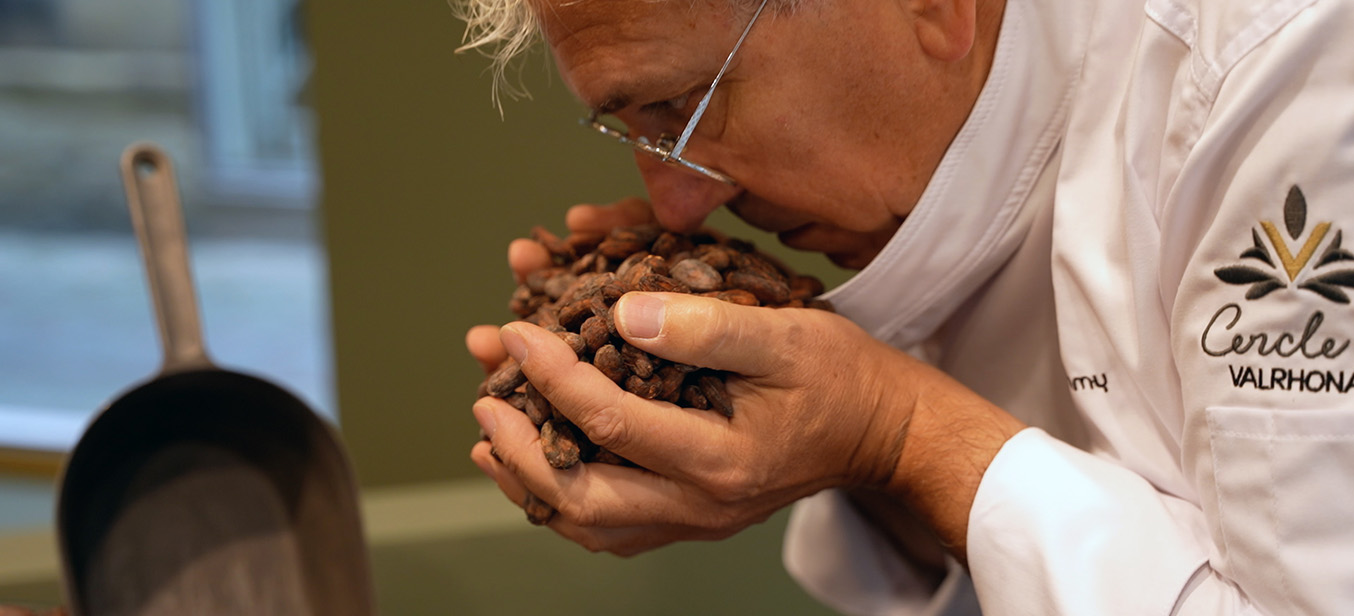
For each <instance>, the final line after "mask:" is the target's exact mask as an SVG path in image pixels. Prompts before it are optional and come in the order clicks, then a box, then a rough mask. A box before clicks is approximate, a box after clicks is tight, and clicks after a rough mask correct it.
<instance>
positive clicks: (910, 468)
mask: <svg viewBox="0 0 1354 616" xmlns="http://www.w3.org/2000/svg"><path fill="white" fill-rule="evenodd" d="M919 366H920V369H922V370H925V371H927V372H929V375H928V376H927V377H926V378H923V379H918V380H919V381H922V382H924V383H926V386H925V387H922V388H919V389H918V393H917V395H916V399H915V400H914V402H913V406H912V409H911V414H910V415H909V418H908V423H907V430H906V435H905V438H904V440H903V443H902V447H901V449H900V451H899V454H898V456H897V462H896V464H895V466H894V468H893V472H892V473H891V474H890V475H889V477H888V479H887V481H886V483H885V485H884V488H883V490H884V491H885V492H886V493H889V494H892V495H894V496H895V497H897V498H900V499H901V500H902V501H903V502H904V503H906V504H907V505H908V507H910V508H911V509H912V510H913V511H915V513H916V515H917V517H918V518H919V519H921V520H922V521H923V522H924V523H925V524H926V525H927V526H928V527H930V528H931V530H932V531H933V532H934V533H935V534H936V536H937V537H938V538H939V539H940V542H941V543H942V544H943V545H945V546H946V547H947V549H949V551H950V552H951V554H953V555H954V556H955V558H957V559H958V560H959V561H960V562H962V563H967V555H966V551H967V534H968V519H969V511H970V510H971V509H972V507H973V501H974V498H975V497H976V496H977V493H978V486H979V484H980V483H981V482H982V478H983V474H984V473H985V472H986V471H987V467H988V465H990V464H991V462H992V459H993V458H995V457H996V455H997V452H998V451H999V450H1000V449H1001V447H1002V446H1003V445H1004V444H1005V443H1006V441H1007V440H1009V439H1010V438H1011V437H1012V436H1015V434H1016V433H1017V432H1019V431H1020V430H1022V429H1024V427H1025V425H1024V424H1023V423H1022V422H1020V421H1019V420H1017V419H1016V418H1015V417H1013V416H1011V415H1010V414H1009V413H1007V412H1005V411H1004V410H1002V409H1001V408H999V407H997V406H996V405H994V404H992V403H990V402H988V401H987V400H985V399H983V398H982V397H981V396H979V395H978V394H976V393H973V392H972V391H971V390H969V389H968V388H967V387H964V386H963V385H962V384H960V383H959V382H957V381H955V380H953V379H951V378H950V377H949V376H948V375H945V374H944V373H942V372H940V371H939V370H936V369H935V368H932V367H931V366H927V365H924V364H919Z"/></svg>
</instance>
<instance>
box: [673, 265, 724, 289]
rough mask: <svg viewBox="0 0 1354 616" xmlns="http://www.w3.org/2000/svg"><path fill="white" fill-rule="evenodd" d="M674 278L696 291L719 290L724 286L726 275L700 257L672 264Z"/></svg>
mask: <svg viewBox="0 0 1354 616" xmlns="http://www.w3.org/2000/svg"><path fill="white" fill-rule="evenodd" d="M671 271H672V277H673V279H675V280H677V281H679V282H681V283H682V284H685V285H686V286H687V287H689V288H690V289H691V291H692V292H694V293H705V292H709V291H717V290H719V288H720V287H722V286H724V277H723V276H721V275H719V270H716V269H715V268H714V267H712V266H711V265H710V264H708V263H706V262H704V261H701V260H699V259H686V260H684V261H679V262H677V264H676V265H674V266H672V268H671Z"/></svg>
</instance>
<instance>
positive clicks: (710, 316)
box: [612, 293, 812, 377]
mask: <svg viewBox="0 0 1354 616" xmlns="http://www.w3.org/2000/svg"><path fill="white" fill-rule="evenodd" d="M806 312H812V311H789V310H777V309H771V308H758V307H752V306H740V305H737V304H733V303H730V302H725V301H721V300H718V299H713V298H708V297H697V296H692V295H684V294H678V293H626V294H625V295H624V296H622V297H621V298H620V299H619V300H617V301H616V305H615V306H614V307H613V308H612V315H613V317H614V318H615V319H616V328H617V329H618V330H619V331H620V333H621V336H622V337H624V338H625V339H626V341H628V342H630V343H631V344H633V345H635V346H637V347H639V348H641V349H643V350H645V351H648V352H650V353H653V354H654V355H657V356H659V357H662V358H664V359H668V360H671V361H676V362H681V363H686V364H691V365H695V366H703V367H706V368H714V369H717V370H728V371H731V372H736V373H738V374H742V375H744V376H749V377H759V376H767V375H770V374H774V373H776V372H777V371H779V370H781V369H782V367H783V366H785V365H786V362H787V361H789V359H788V358H789V357H791V356H793V355H794V354H802V353H803V351H802V350H793V349H792V348H791V347H792V346H794V345H797V344H799V343H801V342H804V341H805V340H804V339H805V336H806V334H805V333H804V330H805V328H803V327H801V324H800V323H799V322H798V321H797V320H796V319H798V318H802V313H806ZM795 313H801V314H798V315H797V314H795ZM792 351H793V352H792Z"/></svg>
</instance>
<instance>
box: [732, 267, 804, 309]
mask: <svg viewBox="0 0 1354 616" xmlns="http://www.w3.org/2000/svg"><path fill="white" fill-rule="evenodd" d="M724 284H726V285H728V286H729V287H732V288H735V289H742V290H744V291H748V292H750V293H752V294H753V295H754V296H756V298H757V299H758V300H759V301H761V302H762V303H763V304H767V305H772V306H775V305H779V304H784V303H785V302H788V301H790V285H788V284H785V281H783V280H777V279H775V278H772V277H769V276H767V275H765V274H764V273H763V272H758V271H752V270H746V269H735V270H730V271H728V272H725V273H724Z"/></svg>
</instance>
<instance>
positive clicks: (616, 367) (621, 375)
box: [592, 344, 630, 385]
mask: <svg viewBox="0 0 1354 616" xmlns="http://www.w3.org/2000/svg"><path fill="white" fill-rule="evenodd" d="M592 365H593V366H595V367H596V368H597V369H598V370H601V371H602V374H605V375H606V377H607V378H609V379H611V380H612V381H615V382H616V384H618V385H619V384H621V383H624V382H625V377H628V376H630V371H629V370H626V369H625V363H624V362H623V361H621V352H620V351H619V350H618V349H616V347H614V346H612V345H609V344H604V345H602V347H601V348H599V349H597V352H596V353H594V354H593V355H592Z"/></svg>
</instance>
